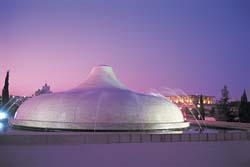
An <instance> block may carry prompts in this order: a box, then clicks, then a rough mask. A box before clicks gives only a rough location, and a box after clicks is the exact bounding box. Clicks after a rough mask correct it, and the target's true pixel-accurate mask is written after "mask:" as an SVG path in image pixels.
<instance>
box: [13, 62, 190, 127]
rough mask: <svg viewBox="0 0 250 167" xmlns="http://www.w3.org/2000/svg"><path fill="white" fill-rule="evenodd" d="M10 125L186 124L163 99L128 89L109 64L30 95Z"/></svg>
mask: <svg viewBox="0 0 250 167" xmlns="http://www.w3.org/2000/svg"><path fill="white" fill-rule="evenodd" d="M10 123H11V124H12V125H14V126H22V127H33V128H51V129H72V130H153V129H178V128H185V127H188V126H189V123H188V122H184V118H183V115H182V113H181V111H180V110H179V108H178V107H177V106H176V105H175V104H173V103H171V102H169V101H168V100H166V99H165V98H161V97H155V96H152V95H144V94H139V93H135V92H132V91H130V90H128V89H127V88H126V87H125V86H124V85H123V84H122V83H121V82H120V81H118V80H117V78H116V77H115V75H114V73H113V70H112V68H111V67H110V66H105V65H101V66H96V67H94V68H93V69H92V70H91V72H90V74H89V76H88V77H87V80H86V81H85V82H84V83H82V84H81V85H80V86H78V87H76V88H75V89H72V90H69V91H66V92H61V93H53V94H47V95H41V96H37V97H33V98H31V99H29V100H27V101H26V102H24V103H23V104H22V105H21V106H20V107H19V109H18V110H17V113H16V115H15V118H14V119H12V120H10Z"/></svg>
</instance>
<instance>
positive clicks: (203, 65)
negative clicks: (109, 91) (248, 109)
mask: <svg viewBox="0 0 250 167" xmlns="http://www.w3.org/2000/svg"><path fill="white" fill-rule="evenodd" d="M98 64H108V65H111V66H113V68H114V70H115V72H116V74H117V76H118V78H119V79H120V80H121V81H123V82H124V83H125V84H126V85H127V86H128V87H129V88H131V89H132V90H136V91H138V92H149V91H150V90H151V89H157V90H161V89H162V88H163V87H169V88H180V89H182V90H184V91H185V92H187V93H188V94H196V93H203V94H207V95H214V96H216V97H219V96H220V90H221V88H222V87H223V85H224V84H227V85H228V87H229V90H230V93H231V97H232V98H233V99H235V98H239V97H240V95H241V93H242V91H243V89H244V88H246V90H247V92H248V93H249V96H250V74H249V69H250V66H249V64H250V1H248V0H176V1H174V0H22V1H20V0H1V1H0V83H3V81H4V77H5V73H6V71H7V70H8V69H9V70H10V90H11V93H12V94H16V95H31V94H32V93H34V91H35V90H36V89H38V88H40V87H41V86H42V85H43V84H44V83H45V82H47V83H48V84H49V85H50V86H51V87H52V90H53V91H62V90H67V89H70V88H72V87H75V86H77V85H79V84H80V83H81V82H82V81H84V79H85V78H86V75H87V74H88V72H89V71H90V68H91V67H92V66H94V65H98ZM0 85H2V84H0Z"/></svg>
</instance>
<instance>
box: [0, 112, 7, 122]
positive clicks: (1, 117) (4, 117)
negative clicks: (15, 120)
mask: <svg viewBox="0 0 250 167" xmlns="http://www.w3.org/2000/svg"><path fill="white" fill-rule="evenodd" d="M6 118H8V115H7V114H6V113H5V112H0V120H1V119H6Z"/></svg>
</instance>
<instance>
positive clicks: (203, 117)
mask: <svg viewBox="0 0 250 167" xmlns="http://www.w3.org/2000/svg"><path fill="white" fill-rule="evenodd" d="M200 119H201V120H205V109H204V103H203V96H202V95H200Z"/></svg>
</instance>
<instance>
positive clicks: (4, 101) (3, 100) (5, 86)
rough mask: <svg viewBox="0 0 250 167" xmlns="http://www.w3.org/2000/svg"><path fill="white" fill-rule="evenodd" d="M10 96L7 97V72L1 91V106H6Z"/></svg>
mask: <svg viewBox="0 0 250 167" xmlns="http://www.w3.org/2000/svg"><path fill="white" fill-rule="evenodd" d="M9 99H10V96H9V71H7V74H6V77H5V82H4V87H3V91H2V106H3V107H4V106H6V105H7V103H8V102H9Z"/></svg>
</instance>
